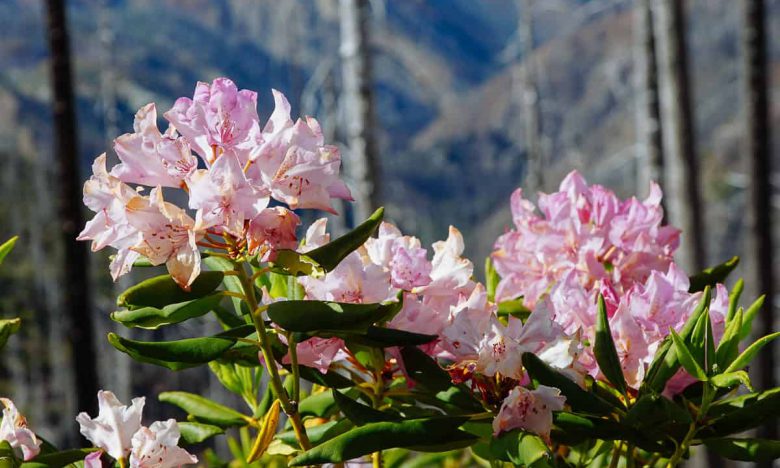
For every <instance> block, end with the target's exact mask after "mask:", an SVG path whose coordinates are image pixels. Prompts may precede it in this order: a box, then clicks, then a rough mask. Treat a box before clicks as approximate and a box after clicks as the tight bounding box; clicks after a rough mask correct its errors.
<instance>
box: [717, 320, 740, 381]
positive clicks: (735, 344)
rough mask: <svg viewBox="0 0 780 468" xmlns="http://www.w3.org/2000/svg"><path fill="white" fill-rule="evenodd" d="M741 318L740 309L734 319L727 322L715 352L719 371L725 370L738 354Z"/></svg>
mask: <svg viewBox="0 0 780 468" xmlns="http://www.w3.org/2000/svg"><path fill="white" fill-rule="evenodd" d="M742 316H743V311H742V308H741V307H740V308H739V309H738V310H737V312H736V313H735V314H734V317H732V318H731V320H730V321H729V322H727V325H726V330H725V331H724V332H723V338H721V339H720V344H719V345H718V350H717V351H716V352H715V354H716V360H717V362H718V368H719V369H726V368H727V367H728V366H729V364H731V363H732V362H734V359H736V358H737V355H738V354H739V331H740V330H741V329H742Z"/></svg>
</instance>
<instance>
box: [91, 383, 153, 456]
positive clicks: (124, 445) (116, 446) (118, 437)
mask: <svg viewBox="0 0 780 468" xmlns="http://www.w3.org/2000/svg"><path fill="white" fill-rule="evenodd" d="M144 402H145V399H144V398H143V397H141V398H133V400H132V404H131V405H130V407H129V408H128V407H127V406H125V405H123V404H122V402H120V401H119V400H118V399H117V397H116V396H115V395H114V394H113V393H111V392H109V391H105V390H101V391H99V392H98V407H99V413H98V416H97V417H96V418H94V419H93V418H90V417H89V415H88V414H87V413H79V415H78V416H77V417H76V421H77V422H78V423H79V426H80V431H81V434H82V435H83V436H84V437H86V438H87V439H89V441H90V442H92V443H93V444H94V445H95V447H98V448H101V449H103V450H104V451H105V452H106V453H108V454H109V455H111V456H112V457H113V458H114V459H116V460H119V459H120V458H125V457H126V456H127V455H129V454H130V449H131V448H132V446H133V444H132V438H133V434H135V433H136V432H137V431H138V430H139V429H140V428H141V413H142V411H143V408H144Z"/></svg>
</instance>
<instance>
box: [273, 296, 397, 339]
mask: <svg viewBox="0 0 780 468" xmlns="http://www.w3.org/2000/svg"><path fill="white" fill-rule="evenodd" d="M400 308H401V304H400V302H392V303H389V304H348V303H340V302H324V301H279V302H273V303H271V304H270V305H269V306H268V317H269V318H270V319H271V320H272V321H273V322H274V323H276V324H277V325H279V326H280V327H282V328H283V329H285V330H288V331H293V332H305V333H314V334H317V333H322V332H327V333H329V334H333V335H335V334H338V333H341V332H366V331H367V330H368V327H369V326H370V325H372V324H374V323H376V322H379V321H382V320H385V319H386V318H388V317H390V316H392V315H394V314H396V313H398V311H399V310H400Z"/></svg>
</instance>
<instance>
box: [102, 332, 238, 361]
mask: <svg viewBox="0 0 780 468" xmlns="http://www.w3.org/2000/svg"><path fill="white" fill-rule="evenodd" d="M248 328H252V327H251V326H248ZM231 333H233V334H237V335H241V334H243V333H246V334H249V330H248V329H244V328H243V327H242V328H240V329H237V331H233V330H231V331H229V332H225V333H221V334H219V335H214V336H210V337H201V338H186V339H183V340H176V341H136V340H130V339H127V338H122V337H121V336H119V335H117V334H115V333H109V334H108V342H109V343H111V345H112V346H114V348H116V349H118V350H119V351H122V352H123V353H125V354H127V355H129V356H130V357H132V358H133V359H135V360H136V361H140V362H146V363H149V364H156V365H158V366H162V367H167V368H168V369H171V370H181V369H187V368H188V367H196V366H199V365H201V364H206V363H208V362H210V361H213V360H215V359H218V358H219V357H220V356H222V354H224V353H225V352H226V351H227V350H229V349H230V348H232V347H233V345H234V344H235V343H236V338H235V337H234V336H233V335H232V334H231ZM246 334H245V335H244V336H246Z"/></svg>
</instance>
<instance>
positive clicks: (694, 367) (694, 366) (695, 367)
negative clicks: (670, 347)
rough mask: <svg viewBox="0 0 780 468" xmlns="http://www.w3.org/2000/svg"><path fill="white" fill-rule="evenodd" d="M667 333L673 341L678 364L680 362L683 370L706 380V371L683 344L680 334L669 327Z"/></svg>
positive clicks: (701, 379)
mask: <svg viewBox="0 0 780 468" xmlns="http://www.w3.org/2000/svg"><path fill="white" fill-rule="evenodd" d="M669 333H670V334H671V336H672V341H673V342H674V350H675V353H676V354H677V357H678V358H679V360H680V364H682V366H683V368H684V369H685V371H686V372H688V373H689V374H691V376H693V377H695V378H696V379H698V380H700V381H702V382H703V381H705V380H707V373H706V372H704V369H702V368H701V366H699V364H698V363H697V362H696V358H694V357H693V354H691V350H690V349H688V346H686V345H685V342H684V341H683V340H682V338H680V335H678V334H677V332H675V331H674V329H673V328H670V329H669Z"/></svg>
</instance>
